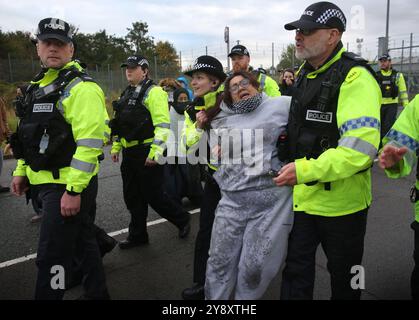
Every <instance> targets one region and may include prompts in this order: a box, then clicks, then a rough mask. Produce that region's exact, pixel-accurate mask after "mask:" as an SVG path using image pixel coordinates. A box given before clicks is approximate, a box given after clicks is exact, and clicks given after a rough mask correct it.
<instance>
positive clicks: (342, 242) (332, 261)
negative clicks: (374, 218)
mask: <svg viewBox="0 0 419 320" xmlns="http://www.w3.org/2000/svg"><path fill="white" fill-rule="evenodd" d="M367 212H368V209H365V210H362V211H359V212H357V213H353V214H349V215H346V216H341V217H321V216H316V215H309V214H306V213H305V212H295V215H294V226H293V229H292V231H291V234H290V237H289V241H288V255H287V259H286V265H285V269H284V271H283V273H282V286H281V299H286V300H290V299H293V300H312V299H313V290H314V278H315V258H316V251H317V247H318V245H319V244H321V245H322V248H323V250H324V252H325V254H326V257H327V260H328V262H327V269H328V270H329V273H330V276H331V287H332V297H331V298H332V300H347V299H360V297H361V291H360V290H353V289H352V288H351V279H352V277H354V275H353V274H351V268H352V267H353V266H355V265H360V264H361V261H362V255H363V252H364V236H365V230H366V225H367Z"/></svg>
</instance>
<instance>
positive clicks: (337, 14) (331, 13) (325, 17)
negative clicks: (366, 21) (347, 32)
mask: <svg viewBox="0 0 419 320" xmlns="http://www.w3.org/2000/svg"><path fill="white" fill-rule="evenodd" d="M331 18H338V19H339V20H340V21H341V22H342V24H343V27H344V29H346V19H345V16H344V15H343V13H342V11H340V10H339V9H327V10H326V11H325V12H324V13H323V14H322V15H321V16H320V17H318V18H317V20H316V22H317V23H321V24H324V25H326V24H327V22H328V21H329V19H331Z"/></svg>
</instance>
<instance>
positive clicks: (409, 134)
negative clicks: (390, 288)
mask: <svg viewBox="0 0 419 320" xmlns="http://www.w3.org/2000/svg"><path fill="white" fill-rule="evenodd" d="M383 144H385V146H384V148H383V150H382V152H381V153H380V156H379V165H380V167H381V168H383V169H385V172H386V174H387V176H388V177H390V178H401V177H405V176H408V175H409V174H410V172H411V171H412V169H413V167H414V165H415V162H417V150H418V148H419V95H417V96H416V97H415V98H414V99H413V100H412V101H411V102H410V103H409V104H408V105H407V107H406V108H405V109H404V110H403V112H402V113H401V114H400V117H399V118H398V119H397V120H396V122H395V123H394V125H393V127H392V128H391V129H390V131H389V132H388V133H387V135H386V136H385V137H384V139H383ZM418 163H419V162H417V163H416V184H415V186H414V188H413V189H412V190H413V191H414V192H412V197H411V200H412V202H414V203H415V213H416V217H415V221H413V223H412V224H411V228H412V229H413V230H414V252H413V259H414V261H415V267H414V269H413V272H412V276H411V281H410V284H411V294H412V298H413V299H414V300H419V201H418V200H419V164H418Z"/></svg>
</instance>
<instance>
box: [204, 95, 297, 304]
mask: <svg viewBox="0 0 419 320" xmlns="http://www.w3.org/2000/svg"><path fill="white" fill-rule="evenodd" d="M290 101H291V100H290V97H275V98H270V97H268V96H266V95H265V94H263V99H262V103H261V104H260V105H259V107H258V108H257V109H255V110H253V111H251V112H248V113H241V114H236V113H234V112H232V111H231V110H230V109H229V108H228V107H227V106H226V105H224V104H222V105H221V112H220V113H219V114H218V115H217V116H216V117H215V118H214V120H213V121H212V122H211V125H212V128H213V129H214V130H213V133H214V132H215V134H216V135H215V134H213V135H212V137H211V138H210V144H211V145H216V144H218V145H220V146H221V149H220V150H221V156H220V158H221V159H220V160H219V163H218V167H219V169H218V170H217V172H216V173H215V174H214V178H215V179H216V181H217V183H218V184H219V186H220V190H221V195H222V197H221V201H220V202H219V204H218V207H217V209H216V213H215V221H214V226H213V229H212V237H211V246H210V251H209V260H208V264H207V273H206V282H205V297H206V299H208V300H228V299H229V298H230V297H231V295H232V292H233V290H234V289H235V291H234V296H233V297H234V299H236V300H242V299H245V300H253V299H259V298H261V296H262V295H263V294H264V292H265V291H266V289H267V287H268V285H269V283H270V281H271V280H272V278H273V277H274V276H275V275H276V274H277V273H278V271H279V268H280V267H281V265H282V263H283V262H284V260H285V256H286V250H287V243H288V235H289V233H290V231H291V228H292V224H293V210H292V188H291V187H288V186H285V187H277V186H276V185H275V184H274V182H273V180H272V179H273V178H272V176H270V175H269V171H270V170H274V171H275V172H277V171H279V169H280V168H281V167H282V166H283V163H281V162H280V161H279V159H278V157H277V146H276V144H277V141H278V137H279V135H280V133H282V132H283V131H284V130H285V126H286V124H287V121H288V113H289V105H290ZM228 135H229V136H230V139H226V137H227V136H228ZM231 137H234V138H231ZM249 137H251V138H249ZM240 141H241V142H240ZM250 151H251V152H250Z"/></svg>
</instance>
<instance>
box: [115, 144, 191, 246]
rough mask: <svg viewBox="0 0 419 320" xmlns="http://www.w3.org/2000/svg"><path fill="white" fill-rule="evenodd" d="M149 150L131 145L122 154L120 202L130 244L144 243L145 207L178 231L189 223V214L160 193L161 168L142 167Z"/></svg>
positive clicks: (146, 238) (146, 235)
mask: <svg viewBox="0 0 419 320" xmlns="http://www.w3.org/2000/svg"><path fill="white" fill-rule="evenodd" d="M149 151H150V147H145V146H135V147H131V148H126V149H124V150H123V152H122V156H123V159H122V164H121V174H122V183H123V192H124V201H125V204H126V206H127V208H128V210H129V212H130V213H131V222H130V224H129V235H128V238H129V239H130V240H134V241H135V240H139V241H145V240H148V234H147V216H148V205H150V206H151V207H152V208H153V209H154V210H155V211H156V212H157V213H158V214H159V215H161V216H162V217H163V218H165V219H167V220H168V221H170V222H171V223H173V224H174V225H175V226H176V227H178V228H183V227H184V226H185V225H186V224H187V223H188V222H189V213H188V212H186V211H185V210H183V209H182V207H181V206H180V205H179V204H178V203H176V202H175V201H173V200H172V199H170V197H169V196H168V194H167V193H166V192H165V191H164V190H163V177H164V171H163V166H161V165H155V166H153V167H146V166H145V165H144V163H145V161H146V158H147V156H148V153H149Z"/></svg>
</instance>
